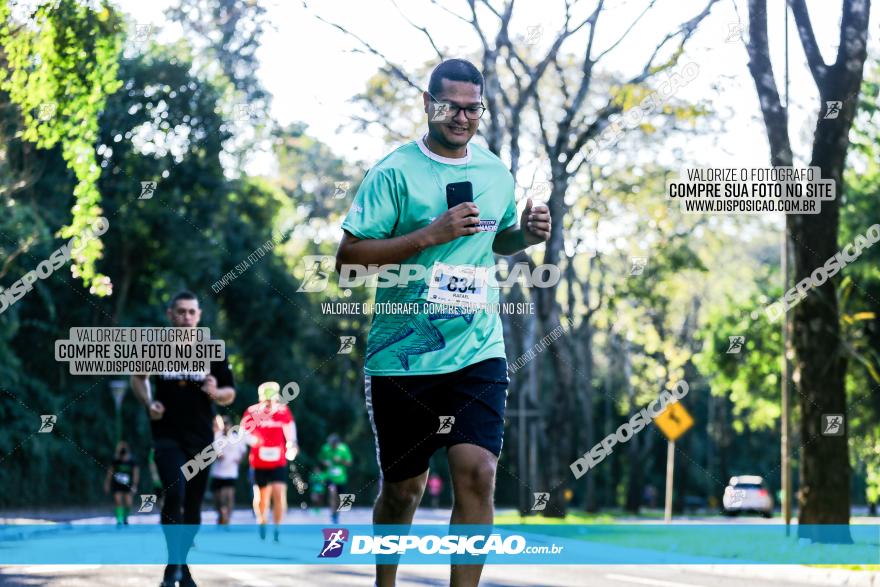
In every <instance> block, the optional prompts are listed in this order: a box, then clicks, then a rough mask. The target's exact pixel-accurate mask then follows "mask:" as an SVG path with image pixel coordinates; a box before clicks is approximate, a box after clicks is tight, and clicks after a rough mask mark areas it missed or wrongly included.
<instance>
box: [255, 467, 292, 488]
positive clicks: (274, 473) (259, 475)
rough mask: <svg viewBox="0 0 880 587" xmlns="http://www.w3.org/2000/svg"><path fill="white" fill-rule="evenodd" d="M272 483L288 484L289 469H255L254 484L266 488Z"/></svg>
mask: <svg viewBox="0 0 880 587" xmlns="http://www.w3.org/2000/svg"><path fill="white" fill-rule="evenodd" d="M270 483H287V467H272V468H271V469H254V484H256V486H257V487H265V486H266V485H269V484H270Z"/></svg>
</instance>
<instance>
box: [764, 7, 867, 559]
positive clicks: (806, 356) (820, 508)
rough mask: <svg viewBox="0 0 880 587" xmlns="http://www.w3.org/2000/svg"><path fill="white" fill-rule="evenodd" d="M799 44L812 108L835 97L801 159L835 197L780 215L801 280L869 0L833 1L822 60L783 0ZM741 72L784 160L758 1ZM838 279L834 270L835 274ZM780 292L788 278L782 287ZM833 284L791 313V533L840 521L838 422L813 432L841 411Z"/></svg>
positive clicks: (785, 147)
mask: <svg viewBox="0 0 880 587" xmlns="http://www.w3.org/2000/svg"><path fill="white" fill-rule="evenodd" d="M789 5H790V6H791V10H792V13H793V15H794V20H795V24H796V27H797V31H798V35H799V37H800V40H801V45H802V47H803V50H804V54H805V55H806V59H807V64H808V66H809V69H810V72H811V74H812V76H813V79H814V80H815V82H816V87H817V88H818V90H819V97H820V104H819V107H820V113H827V112H828V110H826V105H827V103H828V102H829V101H834V102H841V104H840V107H839V112H838V113H837V115H836V116H835V117H832V118H826V116H827V114H825V115H824V116H823V115H822V114H820V116H819V119H818V123H817V128H816V133H815V136H814V138H813V150H812V156H811V162H810V165H811V166H815V167H819V168H820V170H821V174H822V178H823V179H832V180H834V183H835V185H836V190H837V192H836V194H837V195H836V199H835V200H834V201H831V202H829V201H823V202H822V206H821V213H820V214H811V215H789V216H788V217H787V222H786V224H787V229H788V237H789V239H790V244H791V246H792V249H793V254H794V280H795V283H799V282H800V281H802V280H804V279H809V277H810V275H811V274H812V273H813V272H814V271H815V270H816V268H818V267H822V265H823V264H824V263H825V261H826V260H827V259H828V258H830V257H832V256H833V255H834V254H835V253H836V252H837V233H838V222H839V202H840V198H841V197H842V195H843V194H842V190H841V188H842V183H841V176H842V172H843V166H844V162H845V159H846V151H847V148H848V147H849V129H850V127H851V126H852V121H853V118H854V115H855V111H856V106H857V104H858V95H859V90H860V86H861V82H862V76H863V69H864V63H865V58H866V57H867V28H868V15H869V13H870V2H869V1H868V0H847V1H845V2H843V10H842V14H841V20H840V39H839V43H838V50H837V51H838V52H837V59H836V61H835V63H834V64H832V65H827V64H826V63H825V62H824V59H823V57H822V54H821V52H820V51H819V48H818V45H817V43H816V38H815V34H814V33H813V28H812V23H811V22H810V17H809V14H808V12H807V7H806V3H805V2H804V0H789ZM748 53H749V71H750V73H751V75H752V78H753V79H754V82H755V86H756V89H757V92H758V97H759V100H760V107H761V112H762V115H763V117H764V125H765V127H766V130H767V137H768V139H769V142H770V157H771V163H772V164H773V165H774V166H776V165H791V162H792V156H791V146H790V144H789V138H788V113H787V106H788V105H787V104H786V105H785V107H783V106H782V104H781V101H780V99H779V92H778V91H777V89H776V83H775V81H774V76H773V67H772V63H771V61H770V54H769V49H768V38H767V1H766V0H749V43H748ZM838 279H839V277H838ZM785 287H786V289H787V288H788V287H789V284H786V286H785ZM839 320H840V318H839V314H838V308H837V291H836V284H835V280H834V279H828V280H826V281H825V283H824V284H822V285H821V286H819V287H816V288H813V290H811V291H809V292H808V293H807V296H806V297H805V298H804V299H803V300H802V301H801V302H800V304H799V305H797V306H795V307H794V309H793V311H792V345H793V347H794V350H795V361H794V372H795V377H794V379H795V381H796V384H797V386H798V392H799V396H800V406H801V438H802V440H803V442H804V444H803V445H802V446H801V469H800V486H801V489H800V492H799V495H798V500H799V503H800V512H799V516H798V522H799V523H798V535H799V536H801V537H806V538H812V539H817V538H819V536H818V534H817V533H816V532H814V529H813V528H811V526H810V525H812V524H848V523H849V508H850V495H849V485H850V474H851V470H850V465H849V455H848V451H847V436H846V426H844V434H843V435H842V436H822V435H821V429H820V428H821V426H822V414H829V413H831V414H845V413H846V390H845V382H844V378H845V375H846V358H845V356H844V353H843V346H842V344H841V338H840V324H839ZM821 538H822V539H823V540H825V541H833V542H851V540H852V538H851V537H850V535H849V532H848V531H847V530H842V531H840V532H836V533H835V532H833V531H826V532H823V536H822V537H821Z"/></svg>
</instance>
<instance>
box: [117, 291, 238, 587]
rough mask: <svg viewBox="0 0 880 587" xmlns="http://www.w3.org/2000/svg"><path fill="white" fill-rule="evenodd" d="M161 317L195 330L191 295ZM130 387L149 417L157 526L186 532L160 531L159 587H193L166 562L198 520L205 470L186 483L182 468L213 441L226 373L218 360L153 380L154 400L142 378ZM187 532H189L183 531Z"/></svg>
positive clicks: (184, 571) (230, 393)
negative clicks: (157, 487) (158, 492)
mask: <svg viewBox="0 0 880 587" xmlns="http://www.w3.org/2000/svg"><path fill="white" fill-rule="evenodd" d="M167 315H168V319H169V321H170V322H171V325H172V326H175V327H178V328H195V327H197V326H198V325H199V319H200V318H201V315H202V311H201V309H200V308H199V301H198V299H197V298H196V296H195V295H194V294H193V293H191V292H188V291H184V292H180V293H178V294H177V295H175V296H174V298H173V299H172V300H171V304H170V305H169V306H168V310H167ZM131 384H132V389H134V392H135V395H137V397H138V399H140V401H141V402H142V403H143V404H144V406H146V407H147V409H148V410H149V414H150V421H151V422H150V424H151V428H152V431H153V445H154V448H155V455H156V457H155V458H156V466H157V468H158V469H159V477H160V478H161V480H162V486H163V488H164V494H165V503H164V505H163V506H162V518H161V519H162V524H165V525H173V524H186V525H187V526H186V529H187V531H186V533H182V532H179V531H178V532H175V531H174V530H172V529H171V528H168V530H167V531H166V532H165V540H166V541H167V543H168V554H169V559H171V560H169V564H168V566H166V567H165V577H164V579H163V581H162V583H161V586H160V587H174V586H175V585H179V587H194V586H195V582H194V581H193V579H192V576H191V575H190V572H189V567H188V566H187V565H186V564H172V563H173V562H175V561H174V560H173V558H177V559H178V562H180V561H183V562H185V560H186V554H187V553H188V552H189V549H190V548H191V547H192V540H193V538H195V532H194V529H195V527H196V526H197V525H198V524H200V523H201V519H202V518H201V509H202V499H203V498H204V495H205V487H206V485H207V482H208V469H205V470H203V471H200V472H199V473H197V474H196V475H195V476H193V477H192V478H191V479H189V480H188V481H187V479H186V477H185V476H184V474H183V470H182V467H183V465H184V463H186V462H187V461H189V460H190V459H192V458H193V457H194V456H195V455H196V454H198V453H200V452H201V451H202V450H204V449H205V448H206V447H207V446H208V445H210V444H211V443H212V442H213V441H214V432H213V429H212V420H213V418H214V407H213V405H214V404H215V403H216V404H217V405H221V406H226V405H229V404H231V403H232V401H233V400H234V399H235V388H234V382H233V380H232V372H231V371H230V370H229V363H228V362H227V360H226V359H224V360H222V361H217V362H212V363H211V372H210V373H208V374H205V373H163V374H162V375H160V376H158V377H157V378H156V393H155V395H153V394H152V392H151V387H150V380H149V379H148V378H147V376H145V375H135V376H132V378H131ZM191 528H192V529H193V531H192V532H190V531H189V530H190V529H191ZM176 530H181V529H180V528H178V529H176ZM175 555H176V556H175ZM176 581H179V583H175V582H176Z"/></svg>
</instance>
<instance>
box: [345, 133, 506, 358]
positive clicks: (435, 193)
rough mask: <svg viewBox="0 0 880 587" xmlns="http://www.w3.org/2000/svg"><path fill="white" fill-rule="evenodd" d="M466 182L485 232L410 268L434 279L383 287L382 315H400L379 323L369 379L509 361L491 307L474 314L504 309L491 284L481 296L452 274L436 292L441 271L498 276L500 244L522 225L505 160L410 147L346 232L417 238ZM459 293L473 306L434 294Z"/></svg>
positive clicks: (369, 185) (385, 167)
mask: <svg viewBox="0 0 880 587" xmlns="http://www.w3.org/2000/svg"><path fill="white" fill-rule="evenodd" d="M461 181H470V182H471V184H472V185H473V194H474V203H475V204H476V205H477V206H478V207H479V209H480V225H481V227H482V231H481V232H478V233H477V234H473V235H469V236H462V237H459V238H457V239H454V240H452V241H450V242H448V243H445V244H442V245H438V246H434V247H428V248H427V249H425V250H423V251H422V252H420V253H417V254H416V255H413V256H412V257H410V258H408V259H406V260H404V261H403V262H402V263H401V264H412V265H421V266H423V267H424V268H425V272H426V278H425V279H411V280H410V281H409V282H408V283H407V284H406V286H404V287H378V288H377V290H376V304H377V307H379V308H387V309H390V310H391V311H383V312H378V311H377V312H376V313H374V315H373V323H372V326H371V327H370V334H369V337H368V338H367V355H366V364H365V366H364V371H365V373H366V374H368V375H425V374H435V373H450V372H452V371H458V370H459V369H462V368H464V367H467V366H468V365H472V364H474V363H477V362H479V361H483V360H486V359H490V358H495V357H501V358H504V357H505V356H506V355H505V352H504V338H503V336H502V329H501V319H500V317H499V314H498V313H497V312H496V311H487V310H486V309H485V307H483V309H473V308H475V307H477V308H479V307H480V306H481V305H485V304H497V303H498V288H497V287H489V286H487V284H485V282H484V285H483V287H482V288H473V287H468V284H471V285H473V283H474V282H473V281H468V277H467V273H465V274H464V275H465V277H463V278H462V277H461V275H462V274H461V273H451V272H450V270H449V269H444V270H443V271H441V272H442V273H445V274H446V275H447V276H446V278H444V280H443V281H441V282H440V283H439V284H435V285H436V286H437V287H436V288H431V287H429V286H430V284H431V279H430V278H431V276H432V274H433V271H434V269H435V263H443V264H446V265H450V266H456V267H459V268H461V267H470V268H471V270H473V268H474V267H487V268H489V269H488V274H484V276H483V278H484V279H485V278H486V275H491V273H492V272H493V269H491V268H492V267H494V265H495V257H494V255H493V253H492V243H493V241H494V240H495V235H496V234H498V233H499V232H501V231H503V230H506V229H508V228H510V227H512V226H515V225H516V224H517V214H516V200H515V198H514V181H513V176H512V175H511V174H510V171H509V170H508V169H507V167H506V166H505V165H504V163H502V162H501V160H500V159H498V157H496V156H495V155H494V154H492V153H491V152H490V151H489V150H487V149H485V148H484V147H481V146H479V145H474V144H470V145H468V154H467V156H466V157H463V158H461V159H449V158H446V157H440V156H439V155H436V154H434V153H432V152H431V151H429V150H428V148H427V147H426V146H425V145H424V142H423V141H422V140H419V141H413V142H411V143H407V144H406V145H403V146H402V147H400V148H398V149H396V150H395V151H393V152H392V153H391V154H389V155H388V156H386V157H385V158H384V159H382V160H381V161H379V163H377V164H376V165H375V166H374V167H373V168H372V169H370V171H369V172H368V173H367V176H366V177H365V178H364V181H363V183H361V186H360V188H359V189H358V192H357V195H356V196H355V198H354V202H353V203H352V207H351V210H349V213H348V215H347V216H346V218H345V220H344V221H343V223H342V228H343V229H345V230H346V231H348V232H350V233H351V234H352V235H354V236H355V237H357V238H359V239H385V238H392V237H396V236H401V235H405V234H409V233H411V232H413V231H415V230H417V229H419V228H422V227H424V226H427V225H428V224H430V223H431V222H433V221H434V219H435V218H437V217H438V216H440V215H441V214H443V213H444V212H445V211H446V209H447V203H446V185H447V184H450V183H454V182H461ZM438 269H440V268H439V267H438ZM465 271H467V270H465ZM394 273H397V272H394ZM450 275H452V277H450ZM455 275H458V276H459V277H456V276H455ZM457 284H462V285H459V287H460V288H461V290H459V291H462V292H463V293H464V294H465V295H464V298H461V297H459V298H457V299H458V300H463V302H462V303H464V304H465V305H464V306H463V307H460V309H458V310H455V303H453V302H451V301H450V300H449V299H447V298H443V299H442V300H440V301H438V299H437V297H435V295H436V293H437V291H438V290H443V289H449V288H451V289H452V290H455V288H456V285H457ZM442 295H456V296H458V295H459V294H457V293H455V294H447V293H445V292H443V293H442ZM429 302H433V303H429ZM413 308H418V310H416V311H413ZM450 309H453V310H455V311H450ZM402 310H403V311H402ZM397 312H399V313H397Z"/></svg>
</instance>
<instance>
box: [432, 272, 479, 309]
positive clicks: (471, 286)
mask: <svg viewBox="0 0 880 587" xmlns="http://www.w3.org/2000/svg"><path fill="white" fill-rule="evenodd" d="M487 284H488V269H487V268H486V267H475V266H473V265H447V264H446V263H434V270H433V271H432V273H431V285H430V287H429V288H428V297H427V300H428V302H432V303H436V304H450V305H456V306H471V305H485V304H486V302H487V301H488V295H487Z"/></svg>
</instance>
